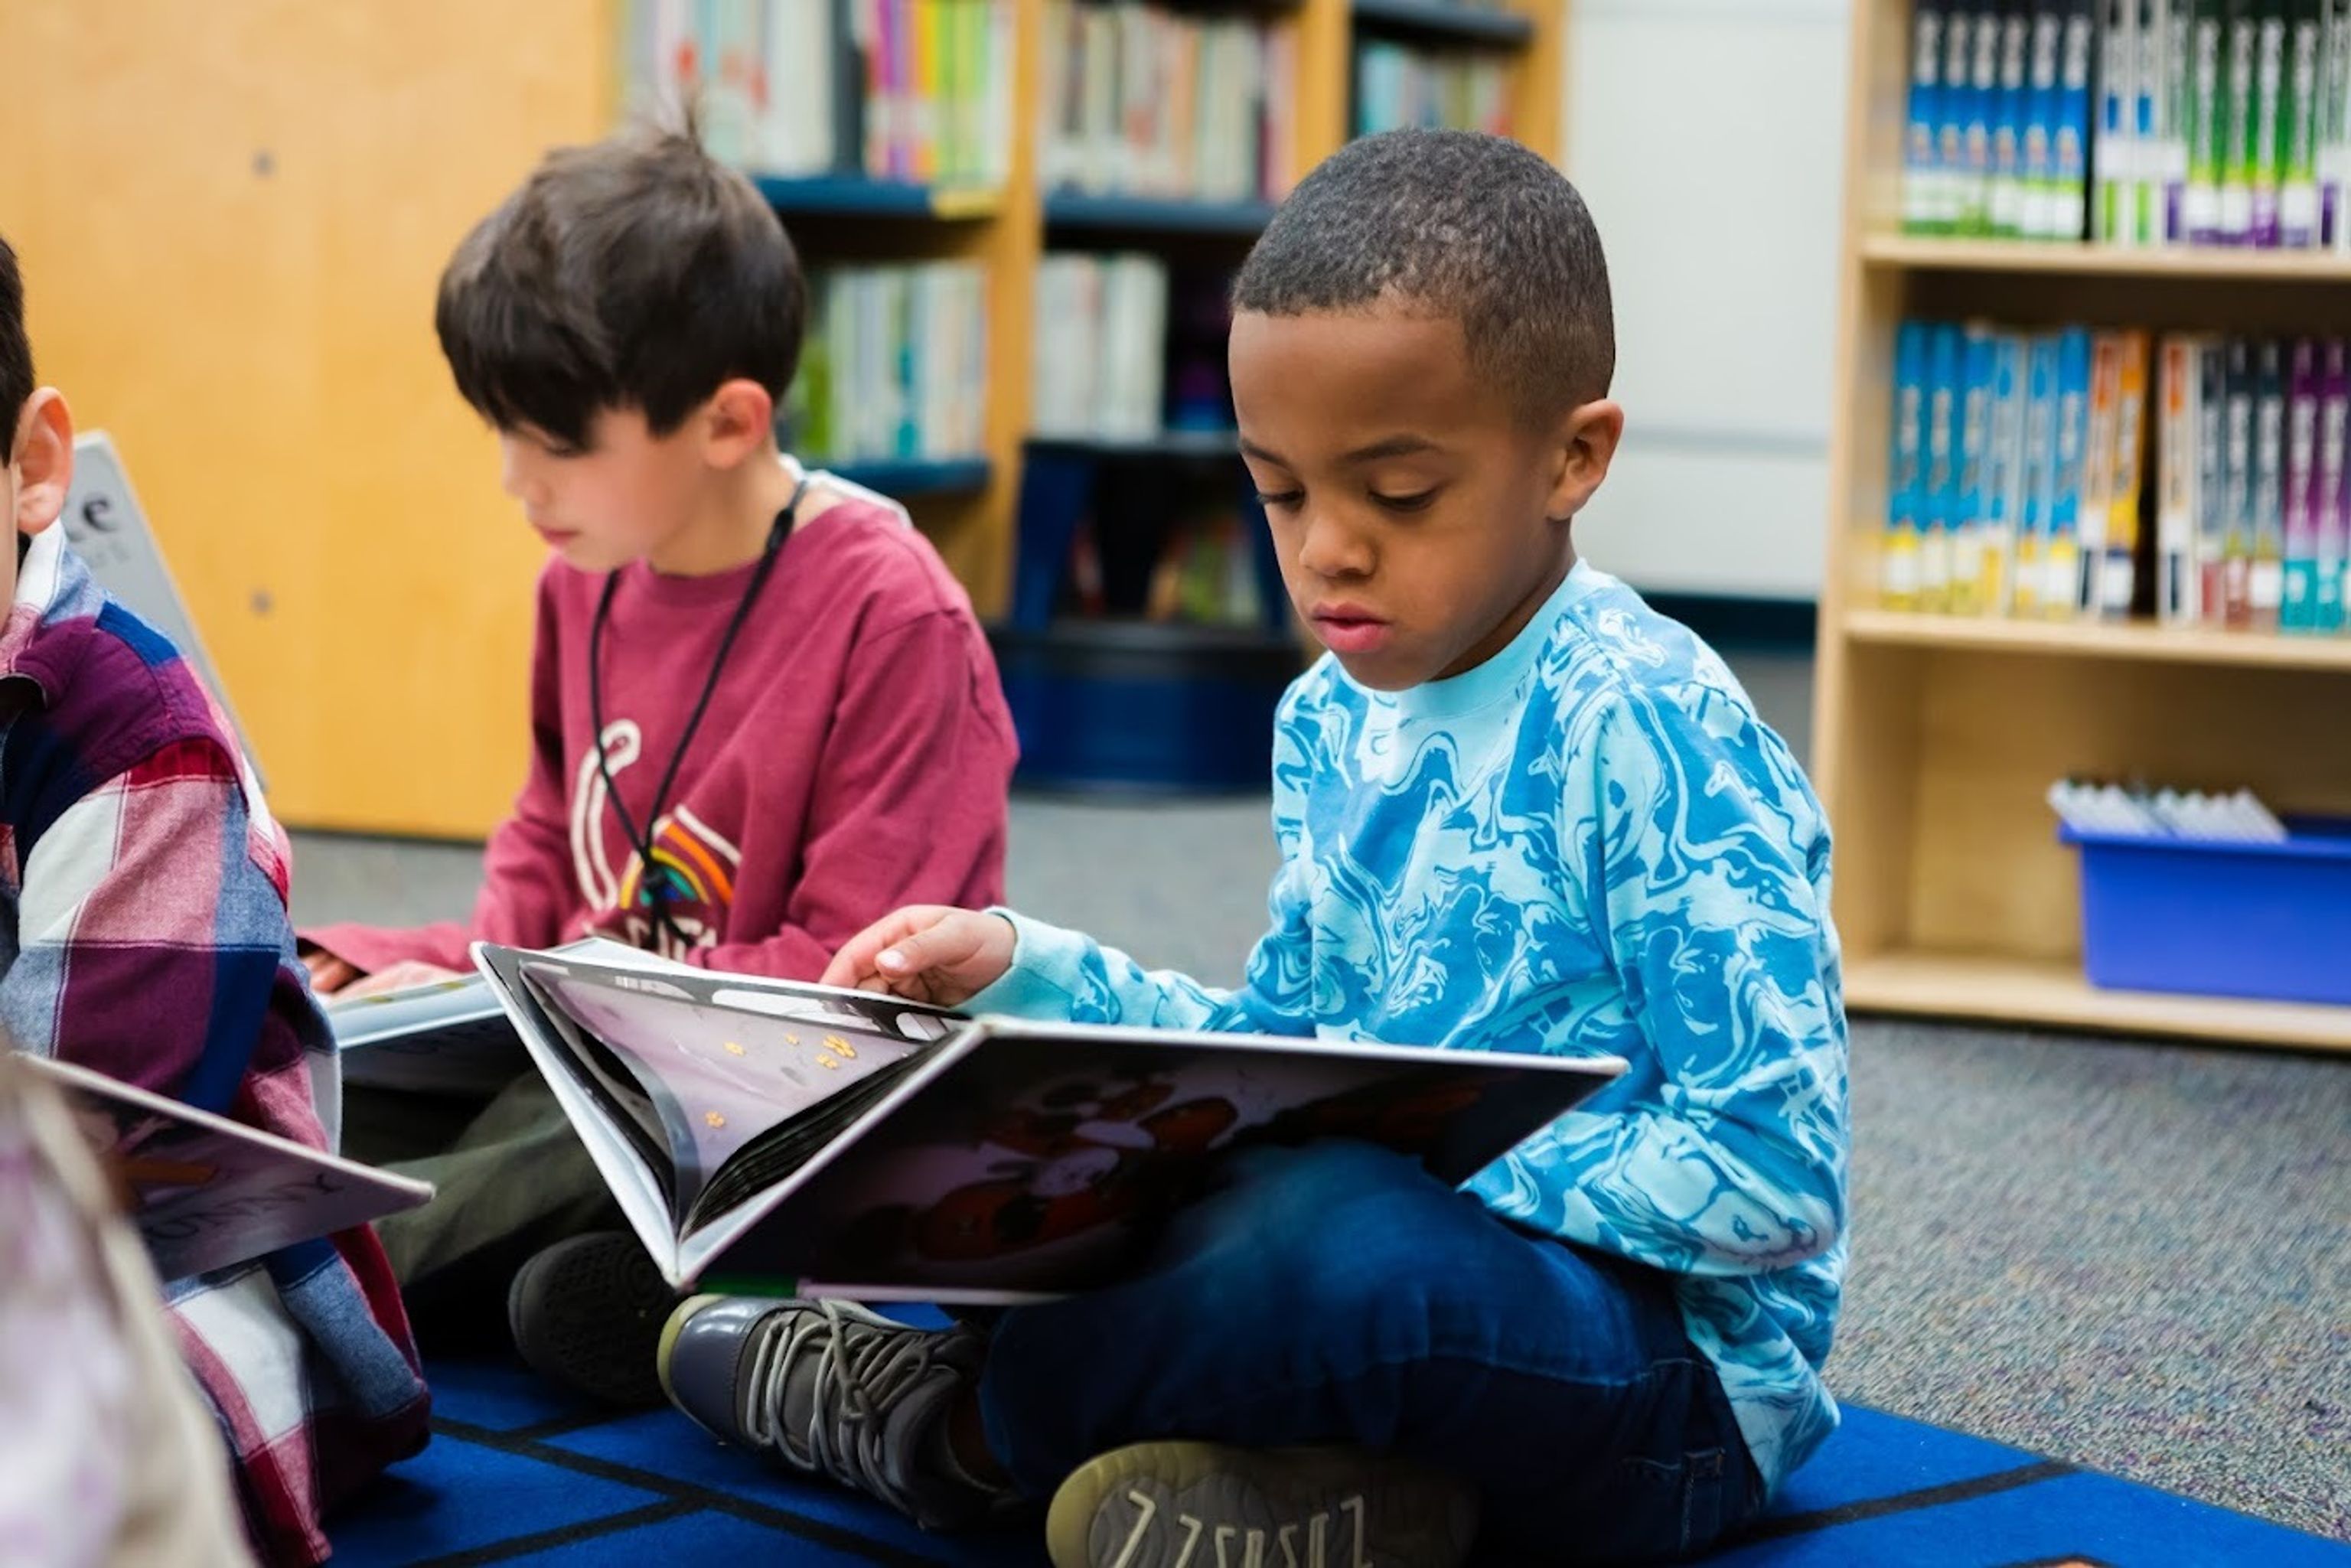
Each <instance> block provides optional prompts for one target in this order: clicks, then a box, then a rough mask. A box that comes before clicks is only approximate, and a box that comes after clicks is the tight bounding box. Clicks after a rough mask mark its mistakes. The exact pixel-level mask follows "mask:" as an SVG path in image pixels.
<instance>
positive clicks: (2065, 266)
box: [1860, 234, 2351, 285]
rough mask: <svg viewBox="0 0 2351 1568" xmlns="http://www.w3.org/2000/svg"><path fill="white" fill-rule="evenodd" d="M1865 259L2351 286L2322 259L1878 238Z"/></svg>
mask: <svg viewBox="0 0 2351 1568" xmlns="http://www.w3.org/2000/svg"><path fill="white" fill-rule="evenodd" d="M1860 255H1861V260H1862V262H1863V263H1864V264H1865V266H1867V267H1872V268H1874V269H1879V270H1903V269H1907V270H1914V271H1920V272H1975V273H1993V274H2000V273H2050V274H2059V275H2064V276H2072V277H2158V278H2178V279H2185V280H2205V281H2211V282H2232V281H2233V282H2259V281H2271V282H2280V283H2311V284H2337V285H2341V284H2351V256H2332V255H2327V254H2324V253H2317V252H2301V251H2276V250H2266V251H2265V250H2241V249H2226V248H2195V249H2189V248H2170V249H2155V250H2149V249H2134V248H2131V247H2127V246H2111V245H2067V244H2057V243H2051V242H2045V241H2044V242H2039V243H2035V242H2032V241H2026V240H1951V239H1922V238H1918V237H1916V236H1913V235H1886V234H1873V235H1867V236H1865V238H1864V239H1863V240H1862V241H1861V245H1860Z"/></svg>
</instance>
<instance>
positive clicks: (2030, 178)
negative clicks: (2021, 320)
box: [2023, 0, 2351, 239]
mask: <svg viewBox="0 0 2351 1568" xmlns="http://www.w3.org/2000/svg"><path fill="white" fill-rule="evenodd" d="M2344 3H2345V4H2346V5H2351V0H2344ZM2059 5H2060V0H2032V26H2031V32H2030V36H2029V39H2028V42H2027V45H2026V49H2025V78H2024V98H2025V107H2024V154H2023V158H2024V233H2025V237H2027V238H2028V239H2049V238H2052V237H2053V236H2054V233H2055V229H2056V225H2057V217H2056V214H2057V197H2056V190H2055V183H2056V177H2057V166H2056V162H2055V160H2056V149H2055V146H2054V137H2055V133H2056V129H2057V57H2058V47H2059V41H2060V39H2061V38H2062V37H2063V35H2064V26H2065V22H2064V16H2063V15H2062V14H2061V13H2060V10H2059Z"/></svg>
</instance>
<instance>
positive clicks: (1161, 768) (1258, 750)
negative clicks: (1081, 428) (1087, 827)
mask: <svg viewBox="0 0 2351 1568" xmlns="http://www.w3.org/2000/svg"><path fill="white" fill-rule="evenodd" d="M1145 463H1147V464H1154V465H1159V466H1161V467H1165V466H1167V465H1176V466H1178V467H1182V466H1189V467H1192V468H1194V469H1195V470H1198V469H1203V468H1205V469H1207V471H1209V472H1211V473H1213V472H1215V471H1216V470H1217V468H1219V467H1227V468H1229V469H1230V470H1231V471H1232V473H1233V475H1234V478H1233V482H1234V483H1235V484H1237V485H1239V486H1241V487H1242V492H1243V497H1244V499H1243V507H1244V510H1245V512H1246V514H1247V515H1248V516H1249V517H1250V518H1251V519H1252V520H1253V521H1254V523H1255V525H1256V527H1255V529H1254V537H1255V538H1256V540H1257V544H1258V552H1259V555H1258V580H1259V598H1260V600H1261V601H1263V603H1264V608H1265V614H1264V619H1263V621H1262V622H1260V623H1259V624H1258V625H1255V626H1238V627H1234V626H1196V625H1185V624H1178V623H1168V622H1144V621H1137V620H1119V619H1077V618H1070V617H1058V616H1057V615H1056V614H1055V609H1056V605H1057V601H1059V599H1060V597H1061V585H1062V580H1063V574H1064V573H1065V572H1066V570H1067V569H1068V564H1069V560H1070V551H1071V544H1072V543H1073V542H1074V540H1075V538H1076V535H1077V530H1078V528H1079V527H1080V525H1081V522H1082V521H1083V519H1084V517H1085V516H1086V514H1087V511H1088V508H1089V506H1090V504H1091V503H1092V501H1093V500H1094V499H1095V497H1096V494H1097V490H1096V486H1097V485H1098V484H1099V482H1100V480H1101V478H1102V474H1103V472H1104V471H1105V469H1107V468H1109V467H1111V466H1112V465H1131V464H1145ZM1170 477H1171V479H1173V478H1174V477H1175V476H1170ZM1097 520H1098V522H1099V523H1102V525H1103V526H1112V527H1114V526H1115V519H1102V518H1099V517H1098V519H1097ZM989 636H990V640H991V642H992V643H994V645H995V649H996V658H997V664H998V668H999V669H1000V670H1001V672H1002V674H1003V677H1004V694H1005V697H1006V700H1007V701H1008V703H1009V704H1010V706H1011V709H1012V721H1013V724H1014V727H1016V728H1017V729H1018V730H1019V735H1020V771H1019V775H1018V781H1019V783H1020V784H1022V785H1023V786H1025V787H1028V788H1032V789H1074V790H1117V791H1131V790H1140V791H1163V792H1168V793H1226V792H1238V791H1244V790H1257V789H1265V788H1266V786H1267V779H1268V768H1269V763H1268V758H1269V756H1270V751H1269V744H1270V738H1271V736H1272V733H1273V713H1274V707H1275V705H1276V704H1278V703H1279V702H1280V700H1281V694H1282V692H1283V690H1284V689H1285V688H1286V687H1287V686H1288V685H1290V682H1291V681H1292V680H1294V679H1296V678H1297V675H1298V674H1299V672H1300V671H1301V669H1302V668H1304V666H1305V649H1304V647H1303V646H1302V644H1301V643H1300V642H1299V640H1298V639H1297V638H1296V636H1294V635H1293V634H1292V632H1291V631H1290V614H1289V600H1288V597H1287V595H1285V594H1284V593H1283V591H1282V589H1281V574H1280V567H1279V565H1278V563H1277V562H1276V561H1275V559H1274V557H1273V550H1272V544H1271V541H1270V537H1269V536H1268V535H1267V534H1266V532H1265V528H1264V520H1263V517H1262V516H1261V515H1260V514H1259V511H1258V508H1257V506H1256V500H1255V495H1254V493H1253V492H1251V491H1249V488H1248V486H1247V478H1246V476H1244V475H1241V474H1240V472H1239V465H1238V462H1237V461H1236V459H1235V457H1234V455H1233V444H1232V438H1231V436H1230V435H1229V434H1224V435H1221V436H1219V435H1214V434H1211V435H1204V436H1196V435H1186V436H1179V437H1175V438H1173V439H1171V440H1169V441H1164V442H1157V443H1151V444H1142V445H1134V446H1119V445H1102V444H1092V443H1059V442H1038V443H1034V444H1031V445H1030V447H1029V452H1028V455H1027V459H1026V462H1025V464H1024V465H1023V470H1022V476H1021V486H1020V510H1019V549H1018V553H1017V555H1016V557H1015V560H1014V565H1013V585H1012V612H1011V615H1010V617H1009V618H1008V620H1007V621H1006V622H1004V623H1003V624H1001V625H998V626H997V627H994V628H992V629H991V631H990V633H989Z"/></svg>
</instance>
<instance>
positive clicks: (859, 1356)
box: [658, 1296, 1006, 1530]
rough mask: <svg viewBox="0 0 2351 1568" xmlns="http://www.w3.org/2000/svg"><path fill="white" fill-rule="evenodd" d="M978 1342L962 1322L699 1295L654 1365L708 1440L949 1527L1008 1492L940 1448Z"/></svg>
mask: <svg viewBox="0 0 2351 1568" xmlns="http://www.w3.org/2000/svg"><path fill="white" fill-rule="evenodd" d="M985 1348H986V1341H985V1340H983V1339H982V1338H981V1337H980V1335H979V1334H978V1333H976V1332H974V1331H973V1330H971V1329H969V1328H967V1327H963V1326H961V1325H958V1326H956V1327H955V1328H950V1329H918V1328H909V1327H907V1326H906V1325H905V1324H904V1323H899V1322H892V1321H891V1320H890V1319H888V1318H885V1317H882V1316H880V1315H879V1314H877V1313H874V1312H867V1311H866V1310H865V1309H864V1308H862V1307H860V1306H855V1305H852V1303H850V1302H848V1301H801V1300H798V1299H792V1300H787V1301H772V1300H767V1299H763V1298H750V1297H743V1296H696V1297H695V1298H693V1299H692V1300H691V1301H686V1302H684V1304H683V1305H681V1306H680V1307H679V1308H678V1309H677V1311H676V1312H673V1313H671V1314H670V1320H669V1322H668V1324H667V1325H666V1326H665V1327H664V1329H663V1330H662V1337H661V1350H660V1354H659V1357H658V1364H659V1366H660V1369H661V1383H662V1389H663V1391H664V1393H666V1394H667V1395H668V1396H670V1400H671V1402H672V1403H673V1404H674V1405H675V1406H677V1407H678V1408H679V1409H681V1410H683V1411H684V1412H685V1413H686V1414H687V1415H688V1416H692V1417H693V1418H694V1420H695V1423H696V1424H697V1425H699V1426H700V1427H703V1428H704V1429H705V1430H706V1431H708V1432H709V1433H711V1434H712V1435H713V1436H714V1437H718V1438H719V1439H721V1440H722V1441H725V1442H729V1443H737V1444H740V1445H742V1446H743V1447H744V1448H750V1449H752V1450H754V1451H755V1452H758V1453H761V1454H765V1455H768V1456H771V1457H773V1458H775V1459H776V1460H777V1461H778V1463H781V1464H783V1465H786V1466H788V1467H789V1468H790V1469H796V1470H801V1471H805V1472H806V1473H808V1474H810V1475H817V1476H825V1477H829V1478H831V1479H833V1480H836V1481H839V1482H841V1484H842V1485H844V1486H850V1487H854V1488H855V1489H856V1490H859V1491H862V1492H864V1493H865V1494H867V1495H868V1496H870V1497H876V1498H879V1499H881V1500H883V1502H886V1503H888V1504H889V1505H890V1506H891V1507H893V1508H894V1509H896V1510H898V1511H899V1512H901V1513H904V1514H905V1515H906V1516H907V1517H908V1518H910V1519H912V1520H913V1521H914V1522H915V1523H917V1524H919V1525H921V1526H923V1527H924V1528H925V1529H926V1530H951V1529H957V1528H961V1527H964V1526H967V1525H971V1524H977V1523H981V1522H985V1521H987V1519H989V1518H990V1517H991V1516H992V1515H994V1514H995V1513H996V1512H997V1511H998V1510H999V1509H1000V1507H1001V1505H1002V1504H1003V1503H1004V1502H1005V1501H1006V1499H1005V1498H1004V1497H1003V1496H1002V1495H1000V1494H998V1493H996V1492H993V1491H990V1490H987V1489H985V1488H983V1487H980V1486H978V1485H977V1483H975V1482H973V1481H971V1480H970V1479H967V1478H966V1477H963V1476H961V1475H959V1474H956V1473H954V1471H953V1470H952V1469H951V1468H950V1466H949V1464H948V1463H947V1462H946V1460H945V1458H944V1455H945V1452H946V1447H945V1433H944V1430H943V1429H942V1428H940V1427H939V1423H940V1422H941V1421H942V1420H944V1419H945V1418H946V1414H947V1411H948V1408H949V1406H952V1405H953V1404H954V1402H955V1397H956V1395H957V1394H959V1393H960V1392H962V1391H963V1390H964V1389H965V1388H967V1387H968V1386H970V1385H972V1384H973V1383H975V1382H977V1379H978V1376H979V1367H980V1361H981V1357H982V1354H983V1352H984V1350H985Z"/></svg>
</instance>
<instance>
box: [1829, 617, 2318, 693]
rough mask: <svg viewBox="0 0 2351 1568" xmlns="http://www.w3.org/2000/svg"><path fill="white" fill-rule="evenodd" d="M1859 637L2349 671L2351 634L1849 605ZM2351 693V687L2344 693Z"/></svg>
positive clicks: (1849, 633) (1849, 632) (1847, 628)
mask: <svg viewBox="0 0 2351 1568" xmlns="http://www.w3.org/2000/svg"><path fill="white" fill-rule="evenodd" d="M1840 625H1841V627H1842V630H1843V632H1844V635H1845V637H1846V638H1847V639H1848V640H1850V641H1852V642H1855V643H1884V644H1889V645H1894V646H1900V647H1912V648H1974V649H1981V650H1983V651H1985V652H1987V653H2020V654H2029V655H2038V656H2042V657H2052V658H2082V659H2145V660H2152V661H2156V662H2158V663H2169V664H2223V665H2246V666H2257V667H2260V668H2263V669H2274V670H2340V671H2343V672H2346V673H2351V637H2284V636H2277V635H2274V634H2270V633H2263V632H2221V631H2208V630H2203V629H2199V628H2195V627H2171V626H2158V625H2155V624H2153V623H2151V622H2143V621H2142V622H2121V623H2112V622H2074V621H2013V620H2001V619H1995V618H1991V617H1985V618H1982V619H1977V618H1973V617H1969V616H1963V615H1921V614H1912V613H1908V612H1902V611H1894V610H1854V611H1848V612H1846V613H1845V615H1844V618H1843V620H1842V622H1840ZM2346 695H2351V693H2346Z"/></svg>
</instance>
